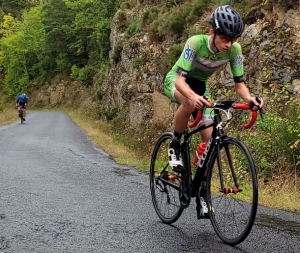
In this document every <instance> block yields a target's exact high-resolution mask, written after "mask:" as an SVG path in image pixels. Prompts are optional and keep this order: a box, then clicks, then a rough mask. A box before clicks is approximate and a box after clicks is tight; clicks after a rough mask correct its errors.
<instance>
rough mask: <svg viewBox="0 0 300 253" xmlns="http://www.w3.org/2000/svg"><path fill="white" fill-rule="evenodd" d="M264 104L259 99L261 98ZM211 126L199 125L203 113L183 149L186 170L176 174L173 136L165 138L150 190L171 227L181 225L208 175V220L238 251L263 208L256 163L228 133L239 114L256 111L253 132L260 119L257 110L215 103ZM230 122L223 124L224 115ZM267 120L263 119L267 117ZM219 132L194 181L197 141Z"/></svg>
mask: <svg viewBox="0 0 300 253" xmlns="http://www.w3.org/2000/svg"><path fill="white" fill-rule="evenodd" d="M257 100H259V98H257ZM208 107H209V108H213V110H212V111H213V114H212V115H211V120H209V121H205V123H204V124H203V125H201V126H198V125H199V122H200V120H201V119H202V112H201V111H199V112H198V114H197V117H196V118H195V120H194V121H193V122H192V123H190V124H189V125H188V127H187V128H186V130H185V132H184V134H183V141H182V142H181V144H180V152H181V157H182V162H183V170H182V171H181V172H175V171H174V170H173V169H172V168H171V166H170V165H169V157H168V148H169V144H170V142H171V140H172V133H170V132H166V133H164V134H162V135H161V136H160V137H159V139H158V141H157V142H156V144H155V147H154V150H153V153H152V157H151V164H150V190H151V195H152V202H153V205H154V209H155V211H156V213H157V215H158V216H159V218H160V219H161V220H162V221H163V222H164V223H167V224H172V223H174V222H176V221H177V220H178V219H179V217H180V216H181V214H182V212H183V210H184V209H186V208H187V207H188V206H189V205H190V201H191V199H192V197H194V196H197V194H198V193H199V191H200V184H201V181H202V179H203V178H204V174H205V171H206V176H207V180H206V185H207V189H206V191H207V193H206V194H207V196H206V198H207V199H206V203H207V207H208V217H209V219H210V221H211V224H212V226H213V228H214V230H215V232H216V234H217V235H218V236H219V237H220V239H221V240H222V241H224V242H225V243H226V244H229V245H236V244H239V243H241V242H242V241H244V240H245V239H246V237H247V236H248V234H249V233H250V231H251V229H252V226H253V224H254V221H255V217H256V211H257V205H258V182H257V175H256V169H255V165H254V161H253V159H252V157H251V154H250V152H249V150H248V149H247V147H246V146H245V145H244V144H243V142H242V141H241V140H239V139H237V138H234V137H230V136H227V135H226V134H225V132H224V127H225V126H226V125H227V126H228V122H229V121H230V120H231V119H232V118H233V111H234V109H240V110H251V111H252V117H251V120H250V121H249V122H248V123H247V124H245V125H244V128H246V129H248V128H250V127H252V125H253V124H254V123H255V121H256V119H257V111H255V110H254V109H253V105H249V104H244V103H237V102H235V101H221V102H218V103H211V105H210V106H208ZM223 113H225V115H226V120H224V119H223V120H224V121H225V122H223V121H222V117H223V118H224V114H223ZM261 116H262V114H261ZM210 127H212V128H213V131H212V135H211V138H210V140H209V141H208V143H207V145H206V148H205V150H204V153H203V155H202V156H201V157H200V160H199V162H198V167H197V168H196V171H195V173H194V175H193V170H192V163H191V160H192V157H193V155H194V154H195V153H194V152H193V150H195V148H193V147H192V137H193V136H194V135H195V134H196V133H199V132H200V131H202V130H204V129H207V128H210ZM196 200H197V198H196Z"/></svg>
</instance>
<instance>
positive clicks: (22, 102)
mask: <svg viewBox="0 0 300 253" xmlns="http://www.w3.org/2000/svg"><path fill="white" fill-rule="evenodd" d="M28 100H29V98H28V96H27V95H26V94H25V93H22V94H20V95H19V96H18V98H17V102H16V107H17V109H18V113H19V117H20V110H21V108H22V107H23V108H24V115H23V119H24V121H26V119H25V117H26V105H27V102H28Z"/></svg>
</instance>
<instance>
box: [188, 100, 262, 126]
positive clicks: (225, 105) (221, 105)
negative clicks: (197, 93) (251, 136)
mask: <svg viewBox="0 0 300 253" xmlns="http://www.w3.org/2000/svg"><path fill="white" fill-rule="evenodd" d="M205 107H206V108H215V109H223V110H228V109H229V108H233V109H238V110H251V111H252V116H251V120H250V121H249V122H248V123H247V124H245V125H244V128H245V129H249V128H251V127H252V126H253V125H254V123H255V121H256V119H257V111H255V110H253V105H249V104H245V103H236V102H234V101H222V102H220V103H210V105H209V106H207V105H206V106H205ZM205 107H204V108H203V110H198V113H197V116H196V118H195V120H194V121H193V122H192V123H190V124H189V127H190V128H193V127H195V126H197V125H198V124H199V122H200V121H201V119H202V114H203V111H204V110H205Z"/></svg>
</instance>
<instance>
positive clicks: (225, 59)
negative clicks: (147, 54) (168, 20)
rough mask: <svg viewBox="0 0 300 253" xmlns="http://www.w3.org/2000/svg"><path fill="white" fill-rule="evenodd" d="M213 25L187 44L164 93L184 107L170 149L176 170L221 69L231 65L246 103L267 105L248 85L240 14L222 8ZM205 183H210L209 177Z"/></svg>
mask: <svg viewBox="0 0 300 253" xmlns="http://www.w3.org/2000/svg"><path fill="white" fill-rule="evenodd" d="M209 22H210V24H211V26H212V28H211V29H210V31H209V35H204V34H200V35H195V36H192V37H190V38H189V39H188V40H187V41H186V44H185V47H184V49H183V52H182V54H181V56H180V58H179V59H178V60H177V62H176V63H175V64H174V66H173V67H172V69H171V70H170V71H169V72H168V74H167V75H166V78H165V81H164V92H165V94H166V95H167V97H168V98H169V99H170V100H171V101H174V102H177V103H179V104H180V105H179V107H178V109H177V111H176V113H175V116H174V133H173V140H172V142H171V144H170V147H169V159H170V161H169V163H170V166H171V167H172V168H173V169H174V170H175V171H180V170H181V169H182V161H181V157H180V139H181V137H182V134H183V132H184V130H185V128H186V126H187V124H188V120H189V118H190V115H191V114H193V116H194V113H195V112H196V111H195V108H196V109H202V108H203V106H204V105H205V104H206V105H208V103H207V101H206V100H205V99H204V98H203V95H205V96H207V97H208V98H210V92H209V87H208V82H207V79H208V78H209V77H210V76H211V75H212V74H213V73H214V72H215V71H216V70H217V69H219V68H220V67H222V66H224V65H225V64H227V63H229V64H230V68H231V72H232V74H233V79H234V82H235V89H236V91H237V93H238V94H239V96H240V97H241V98H242V99H243V100H244V101H245V102H246V103H249V104H254V105H255V110H257V109H259V108H261V107H262V106H263V100H261V103H260V104H258V102H257V101H256V99H255V97H252V96H251V95H250V92H249V90H248V88H247V87H246V85H245V83H244V79H243V76H244V68H243V55H242V49H241V45H240V44H239V43H238V42H236V40H237V38H238V37H240V36H241V35H242V33H243V30H244V23H243V20H242V18H241V16H240V14H239V13H238V12H237V11H236V10H235V9H233V8H232V7H231V6H229V5H224V6H220V7H218V8H217V9H216V10H215V11H214V12H213V13H212V15H211V18H210V21H209ZM193 112H194V113H193ZM210 112H211V109H206V111H205V112H204V117H203V120H205V119H208V117H209V116H210ZM211 133H212V129H211V128H209V129H206V130H204V131H202V132H201V139H202V141H203V142H206V143H207V142H208V140H209V138H210V135H211ZM203 180H204V182H206V178H204V179H203ZM201 185H203V182H202V183H201ZM194 190H197V191H198V189H194ZM194 194H196V193H194ZM202 194H205V192H204V193H201V195H202ZM197 195H198V194H197Z"/></svg>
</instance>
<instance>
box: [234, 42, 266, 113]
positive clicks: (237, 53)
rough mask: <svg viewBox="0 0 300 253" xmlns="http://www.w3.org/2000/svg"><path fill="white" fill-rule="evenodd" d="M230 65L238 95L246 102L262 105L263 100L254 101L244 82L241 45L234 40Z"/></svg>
mask: <svg viewBox="0 0 300 253" xmlns="http://www.w3.org/2000/svg"><path fill="white" fill-rule="evenodd" d="M230 56H231V57H230V67H231V71H232V74H233V78H234V82H235V89H236V91H237V93H238V94H239V96H240V97H241V98H242V99H243V100H244V101H245V102H246V103H248V104H254V105H256V106H257V108H255V109H258V107H260V108H261V107H262V106H263V100H262V99H261V103H260V104H259V103H258V102H257V101H256V98H255V97H252V96H251V94H250V92H249V89H248V88H247V86H246V84H245V82H244V78H243V76H244V65H243V60H244V56H243V54H242V48H241V45H240V44H239V43H237V42H235V43H234V44H233V45H232V48H231V55H230Z"/></svg>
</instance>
